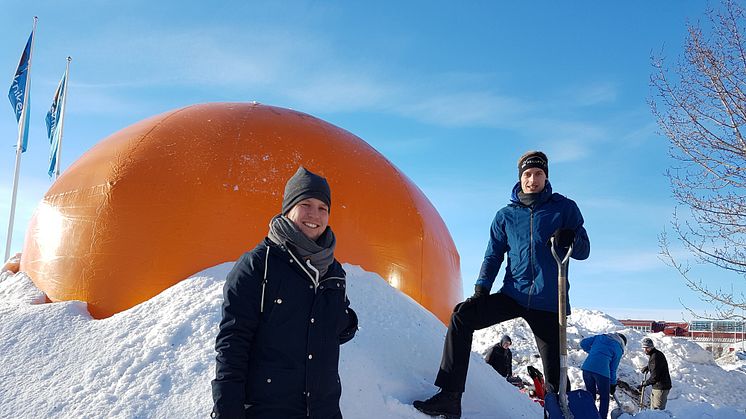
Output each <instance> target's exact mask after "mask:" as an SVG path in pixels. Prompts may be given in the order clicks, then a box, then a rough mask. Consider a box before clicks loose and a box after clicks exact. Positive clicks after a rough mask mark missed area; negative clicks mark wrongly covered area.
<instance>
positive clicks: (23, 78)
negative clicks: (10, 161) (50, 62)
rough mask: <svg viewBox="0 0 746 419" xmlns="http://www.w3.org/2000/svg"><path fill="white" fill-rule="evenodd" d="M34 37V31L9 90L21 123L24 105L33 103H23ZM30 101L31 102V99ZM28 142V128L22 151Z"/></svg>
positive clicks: (25, 123) (26, 123)
mask: <svg viewBox="0 0 746 419" xmlns="http://www.w3.org/2000/svg"><path fill="white" fill-rule="evenodd" d="M33 38H34V32H33V31H32V32H31V35H29V37H28V41H27V42H26V48H24V49H23V55H21V61H20V62H19V63H18V69H17V70H16V74H15V76H14V77H13V83H11V85H10V91H9V92H8V98H9V99H10V104H11V105H12V106H13V111H14V112H15V114H16V121H18V123H21V113H23V108H24V106H25V107H26V109H28V108H29V106H30V105H31V103H23V100H24V96H25V93H26V89H27V87H28V66H29V61H30V60H31V42H32V40H33ZM28 102H31V100H29V101H28ZM29 113H30V112H28V111H26V117H25V118H24V121H23V122H22V123H23V124H24V126H25V127H26V128H28V121H29ZM27 143H28V129H24V130H23V139H22V140H21V152H25V151H26V144H27Z"/></svg>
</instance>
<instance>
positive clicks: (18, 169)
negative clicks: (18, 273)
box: [3, 16, 39, 261]
mask: <svg viewBox="0 0 746 419" xmlns="http://www.w3.org/2000/svg"><path fill="white" fill-rule="evenodd" d="M38 20H39V18H37V17H36V16H34V27H33V29H31V49H30V50H29V55H28V67H26V89H25V91H24V92H23V108H22V109H21V117H20V118H19V119H18V122H19V123H18V142H17V143H16V169H15V173H14V175H13V195H12V198H11V200H10V221H9V222H8V238H7V241H6V242H5V259H3V261H7V260H8V259H10V246H11V242H12V241H13V219H14V218H15V215H16V195H17V194H18V174H19V173H20V172H21V153H23V147H22V145H23V136H24V134H25V133H26V111H27V110H28V109H27V108H28V96H29V92H30V91H31V60H32V58H33V56H34V42H36V22H37V21H38Z"/></svg>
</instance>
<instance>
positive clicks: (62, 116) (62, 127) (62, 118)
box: [54, 56, 73, 180]
mask: <svg viewBox="0 0 746 419" xmlns="http://www.w3.org/2000/svg"><path fill="white" fill-rule="evenodd" d="M72 60H73V59H72V57H69V56H68V57H67V66H66V67H65V91H64V92H62V93H63V96H62V110H60V139H59V141H58V142H57V157H56V158H55V161H56V164H55V166H56V167H55V170H54V180H57V178H58V177H60V156H62V134H64V132H65V110H66V108H67V89H68V88H69V87H70V61H72Z"/></svg>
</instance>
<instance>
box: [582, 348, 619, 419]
mask: <svg viewBox="0 0 746 419" xmlns="http://www.w3.org/2000/svg"><path fill="white" fill-rule="evenodd" d="M625 346H627V337H626V336H624V335H623V334H621V333H607V334H605V335H596V336H590V337H587V338H585V339H583V340H582V341H580V347H581V348H583V350H584V351H586V352H588V357H587V358H585V362H583V366H582V367H581V369H582V370H583V381H584V382H585V389H586V390H588V391H589V392H590V393H591V394H593V398H594V400H595V398H596V395H599V398H600V401H599V406H598V414H599V416H601V418H602V419H606V417H607V415H608V414H609V395H610V394H614V393H615V392H616V371H617V369H618V368H619V361H621V360H622V356H623V355H624V347H625Z"/></svg>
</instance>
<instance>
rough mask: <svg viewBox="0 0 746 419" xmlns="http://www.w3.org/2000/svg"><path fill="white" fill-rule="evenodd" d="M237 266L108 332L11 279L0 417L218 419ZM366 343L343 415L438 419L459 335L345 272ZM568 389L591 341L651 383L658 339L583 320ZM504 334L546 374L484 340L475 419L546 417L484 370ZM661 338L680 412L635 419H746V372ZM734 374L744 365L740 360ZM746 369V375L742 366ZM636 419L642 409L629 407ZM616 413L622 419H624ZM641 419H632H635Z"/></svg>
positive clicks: (520, 325) (344, 363)
mask: <svg viewBox="0 0 746 419" xmlns="http://www.w3.org/2000/svg"><path fill="white" fill-rule="evenodd" d="M231 267H232V263H226V264H222V265H218V266H216V267H213V268H210V269H207V270H205V271H203V272H200V273H198V274H195V275H194V276H192V277H191V278H189V279H187V280H184V281H182V282H180V283H178V284H176V285H174V286H173V287H171V288H169V289H167V290H165V291H164V292H162V293H161V294H159V295H157V296H156V297H154V298H152V299H150V300H148V301H146V302H144V303H142V304H140V305H138V306H136V307H133V308H132V309H130V310H127V311H125V312H122V313H119V314H116V315H114V316H112V317H110V318H108V319H103V320H95V319H93V318H91V316H90V315H89V314H88V312H87V310H86V304H85V303H82V302H78V301H69V302H63V303H54V304H40V303H42V302H44V300H45V297H44V294H43V293H41V292H40V291H39V290H38V289H36V287H34V285H33V283H32V282H31V280H30V279H29V278H28V276H26V275H25V274H23V273H18V274H12V273H10V272H4V273H2V274H0V319H2V321H0V353H2V354H3V379H2V380H0V417H19V418H35V417H63V418H68V417H83V418H99V417H106V418H146V417H147V418H173V417H185V418H189V417H205V416H207V415H208V414H209V411H210V409H211V407H212V399H211V394H210V380H212V378H213V375H214V362H215V361H214V359H215V353H214V349H213V346H214V339H215V335H216V333H217V325H218V322H219V321H220V304H221V303H222V287H223V283H224V281H225V277H226V275H227V273H228V272H229V271H230V269H231ZM345 269H346V270H347V272H348V293H349V296H350V299H351V301H352V307H353V308H354V309H355V310H356V311H357V312H358V315H359V317H360V330H359V331H358V334H357V336H356V337H355V339H353V340H352V341H351V342H349V343H347V344H346V345H344V346H342V354H341V361H340V375H341V378H342V383H343V391H342V401H341V407H342V412H343V414H344V416H345V417H346V418H348V419H367V418H371V419H372V418H376V419H378V418H387V419H389V418H390V419H398V418H403V419H426V418H427V417H426V416H424V415H422V414H420V413H419V412H417V411H415V409H414V408H413V407H412V406H411V402H412V401H413V400H415V399H420V398H425V397H429V396H430V395H431V394H432V393H434V392H435V391H436V388H435V387H434V385H433V384H432V383H433V380H434V378H435V374H436V373H437V369H438V365H439V363H440V355H441V350H442V346H443V339H444V335H445V331H446V328H445V327H444V326H443V324H442V323H440V322H439V321H438V320H437V319H436V318H435V316H433V315H432V314H430V313H429V312H428V311H426V310H425V309H423V308H422V307H421V306H420V305H419V304H417V303H416V302H415V301H414V300H412V299H411V298H409V297H408V296H406V295H405V294H403V293H401V292H400V291H398V290H396V289H394V288H393V287H391V286H390V285H389V284H387V283H386V282H385V281H384V280H383V279H381V277H380V276H378V275H376V274H373V273H368V272H365V271H364V270H362V269H361V268H359V267H357V266H350V265H345ZM568 329H569V330H568V338H569V348H570V349H569V357H568V362H569V364H570V369H569V378H570V380H571V383H572V386H573V388H582V387H583V383H582V377H581V372H580V365H581V364H582V362H583V360H584V359H585V353H584V352H583V351H582V350H580V349H579V342H580V340H581V339H582V338H584V337H586V336H590V335H593V334H598V333H608V332H611V331H622V332H623V333H625V334H626V335H627V338H628V341H629V345H628V348H627V351H626V353H625V355H624V358H623V360H622V363H621V365H620V368H619V378H620V379H621V380H624V381H626V382H628V383H629V384H631V385H633V386H634V385H636V384H638V383H639V382H640V381H641V380H642V374H640V372H639V370H640V368H641V367H642V366H644V365H646V364H647V356H645V355H644V353H643V352H642V350H641V348H640V344H639V342H640V340H641V339H642V338H643V337H645V336H646V335H644V334H642V333H640V332H637V331H634V330H631V329H624V328H623V326H622V325H621V324H619V323H618V322H617V321H616V320H615V319H613V318H611V317H609V316H607V315H605V314H604V313H601V312H598V311H592V310H583V309H574V311H573V315H572V316H571V317H570V319H569V328H568ZM503 334H508V335H510V336H511V338H512V340H513V352H514V371H515V372H516V373H517V374H519V375H521V376H523V378H524V379H525V380H526V381H529V379H528V376H527V374H526V368H525V367H526V366H527V365H533V366H535V367H537V368H540V369H541V360H540V359H539V357H538V351H537V349H536V345H535V343H534V339H533V334H532V333H531V330H530V329H529V327H528V326H527V325H526V323H525V322H524V321H523V320H520V319H518V320H511V321H508V322H505V323H502V324H500V325H495V326H493V327H490V328H486V329H483V330H481V331H478V332H477V333H476V334H475V336H474V342H473V346H472V349H473V350H474V351H475V353H473V354H472V358H471V365H470V368H469V376H468V380H467V386H466V393H465V394H464V398H463V410H464V415H463V417H464V418H465V419H475V418H476V419H486V418H490V419H492V418H498V417H499V418H507V419H510V418H536V417H541V415H542V413H541V408H540V407H539V406H538V405H537V404H535V403H533V402H532V401H530V400H529V399H528V398H527V397H526V396H524V395H523V394H521V393H520V392H518V391H517V390H516V389H515V388H514V387H513V386H511V385H509V384H508V383H507V382H506V381H505V380H504V379H503V378H502V377H500V376H498V375H497V373H496V372H495V371H494V370H492V368H490V367H489V366H488V365H487V364H486V363H485V362H484V361H483V360H482V359H481V357H480V354H481V355H483V354H484V353H485V352H486V351H487V349H488V348H489V347H490V346H491V345H493V344H494V343H495V342H497V341H498V340H499V339H500V337H501V336H502V335H503ZM647 336H649V337H651V338H652V339H653V340H654V342H655V345H656V347H658V348H659V349H660V350H661V351H663V353H665V354H666V357H667V358H668V362H669V366H670V369H671V378H672V380H673V382H674V388H673V389H672V390H671V394H670V396H669V403H668V411H666V412H654V411H643V412H641V413H638V414H637V415H635V419H662V418H669V417H674V418H679V419H701V418H715V417H717V418H729V419H730V418H733V419H735V418H741V419H743V418H746V415H744V413H743V412H744V411H745V410H746V401H745V400H744V398H743V397H742V396H741V393H742V389H743V388H746V373H744V371H743V369H739V368H733V369H732V370H731V371H727V370H725V369H723V368H722V367H720V366H719V365H718V364H717V363H716V362H715V361H714V360H713V359H712V356H711V355H710V353H709V352H707V351H705V350H704V349H702V348H701V347H700V346H699V345H697V344H695V343H693V342H691V341H688V340H686V339H683V338H672V337H668V336H663V335H662V334H651V335H647ZM733 358H734V360H735V361H734V362H741V363H743V362H744V361H743V360H741V359H739V358H738V355H737V354H736V355H733ZM740 365H742V364H740ZM622 399H623V400H622V402H623V404H624V407H625V408H626V409H627V410H629V411H633V412H636V408H635V405H636V401H635V400H632V399H631V398H630V397H628V396H627V397H624V395H622ZM613 407H614V406H613V405H612V408H613ZM622 418H624V419H630V418H631V416H629V415H625V416H622Z"/></svg>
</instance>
